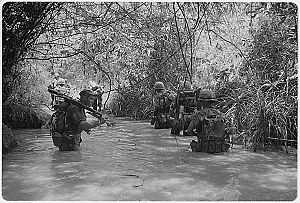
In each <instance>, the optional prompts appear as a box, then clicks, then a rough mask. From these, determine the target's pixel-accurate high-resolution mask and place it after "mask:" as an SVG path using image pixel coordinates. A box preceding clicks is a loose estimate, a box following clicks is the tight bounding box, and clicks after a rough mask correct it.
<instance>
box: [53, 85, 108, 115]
mask: <svg viewBox="0 0 300 203" xmlns="http://www.w3.org/2000/svg"><path fill="white" fill-rule="evenodd" d="M48 92H49V93H50V94H55V95H56V96H58V97H61V98H64V99H65V100H66V102H69V103H71V104H74V105H76V106H79V107H80V108H83V109H86V110H88V112H87V113H88V114H91V115H92V116H94V117H96V118H99V119H102V115H101V113H99V112H98V111H96V110H94V109H93V108H91V107H89V106H86V105H84V104H82V103H81V102H80V101H77V100H75V99H73V98H72V97H70V96H67V95H65V94H62V93H60V92H59V91H57V90H54V89H52V88H48Z"/></svg>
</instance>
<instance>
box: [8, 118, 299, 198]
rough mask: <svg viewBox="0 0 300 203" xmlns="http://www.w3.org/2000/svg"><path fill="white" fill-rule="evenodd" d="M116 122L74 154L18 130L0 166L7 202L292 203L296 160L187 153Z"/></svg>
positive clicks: (184, 144)
mask: <svg viewBox="0 0 300 203" xmlns="http://www.w3.org/2000/svg"><path fill="white" fill-rule="evenodd" d="M169 132H170V131H169V130H168V129H163V130H154V129H153V128H152V127H151V126H150V125H149V124H148V123H145V122H138V121H126V120H122V121H119V122H118V123H117V124H116V126H115V127H100V128H97V129H94V130H93V131H92V132H91V134H90V135H87V134H83V136H82V137H83V142H82V146H81V149H80V151H73V152H59V151H58V150H57V148H55V147H53V145H52V140H51V137H50V136H49V132H48V131H47V130H18V131H16V132H15V133H16V134H17V135H18V136H20V137H23V138H25V139H23V142H22V143H21V145H20V146H19V147H18V148H17V149H16V150H15V151H14V152H12V153H10V154H8V155H6V156H4V157H3V158H2V167H3V173H2V174H3V176H2V194H3V198H4V199H6V200H11V201H12V200H22V201H25V200H27V201H34V200H175V201H180V200H186V201H193V200H293V199H295V198H296V193H297V192H296V191H297V157H296V156H291V155H286V154H283V153H271V152H265V153H253V152H249V151H245V150H243V149H242V148H239V147H237V148H234V149H232V150H231V152H229V153H223V154H217V155H212V154H206V153H193V152H191V151H190V147H189V143H190V141H191V140H192V139H193V137H172V136H170V135H169Z"/></svg>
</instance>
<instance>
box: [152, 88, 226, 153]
mask: <svg viewBox="0 0 300 203" xmlns="http://www.w3.org/2000/svg"><path fill="white" fill-rule="evenodd" d="M157 89H158V91H157ZM154 90H155V95H154V99H153V103H154V116H153V119H152V120H155V118H156V117H157V116H158V115H157V114H158V112H159V109H160V108H162V107H161V106H159V105H161V103H159V102H157V101H158V100H159V98H161V95H163V94H165V95H167V98H168V99H169V101H170V102H169V106H168V107H167V109H166V110H169V111H170V113H169V115H170V119H169V120H170V122H169V126H168V127H171V128H172V129H171V134H175V135H180V131H181V130H183V135H187V136H197V138H198V143H200V142H201V140H203V139H204V137H206V139H210V138H208V137H209V136H211V137H214V138H216V139H219V138H220V139H223V138H224V136H225V125H224V116H223V114H222V113H221V112H220V111H218V110H217V109H216V108H215V104H216V103H217V99H216V97H215V94H214V93H213V92H212V91H210V90H207V89H200V88H199V89H196V90H193V89H192V86H191V84H190V83H189V82H182V83H180V85H179V87H178V91H177V94H174V93H170V92H171V91H168V90H166V88H165V86H164V84H163V83H162V82H157V83H155V85H154ZM168 92H169V94H167V93H168ZM181 97H186V98H181ZM191 98H192V99H191ZM181 99H183V100H184V99H186V100H185V102H181V101H182V100H181ZM195 143H196V142H195V141H193V142H192V143H191V146H192V149H194V151H201V149H199V147H198V146H197V144H196V145H195ZM198 145H199V144H198ZM222 150H223V151H224V149H220V151H222Z"/></svg>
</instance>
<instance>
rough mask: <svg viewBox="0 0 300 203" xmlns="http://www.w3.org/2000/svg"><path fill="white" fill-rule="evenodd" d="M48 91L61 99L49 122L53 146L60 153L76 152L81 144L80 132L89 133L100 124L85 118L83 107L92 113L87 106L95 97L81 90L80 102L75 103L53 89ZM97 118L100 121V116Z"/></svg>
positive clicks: (95, 120) (97, 121)
mask: <svg viewBox="0 0 300 203" xmlns="http://www.w3.org/2000/svg"><path fill="white" fill-rule="evenodd" d="M48 91H49V92H50V93H51V94H53V93H54V94H56V96H57V97H61V98H63V100H60V101H61V102H60V103H59V104H57V108H56V109H55V112H54V113H53V115H52V117H51V120H50V134H51V136H52V140H53V144H54V145H55V146H57V147H58V148H59V150H60V151H71V150H78V149H79V147H80V143H81V142H82V139H81V132H82V131H86V132H89V130H90V129H91V128H94V127H96V126H98V125H100V124H101V122H99V120H98V119H92V118H87V117H86V114H85V110H84V107H85V108H87V109H89V110H90V111H92V112H93V109H91V108H89V106H91V104H93V102H94V100H95V99H96V96H95V95H93V94H92V92H89V91H88V90H83V91H81V93H80V101H76V100H74V99H72V98H69V97H68V96H66V95H64V94H60V93H59V92H56V91H55V90H53V89H48ZM98 118H99V119H101V115H98ZM101 121H103V120H101Z"/></svg>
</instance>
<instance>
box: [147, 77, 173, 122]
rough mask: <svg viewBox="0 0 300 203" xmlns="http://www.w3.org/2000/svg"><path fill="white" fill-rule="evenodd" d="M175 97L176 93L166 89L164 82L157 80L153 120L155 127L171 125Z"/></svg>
mask: <svg viewBox="0 0 300 203" xmlns="http://www.w3.org/2000/svg"><path fill="white" fill-rule="evenodd" d="M174 99H175V95H174V94H173V93H172V92H171V91H168V90H166V88H165V85H164V83H162V82H156V83H155V84H154V96H153V106H154V113H153V118H152V120H151V125H154V128H169V127H170V118H169V117H170V107H171V104H172V102H173V101H174Z"/></svg>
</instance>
